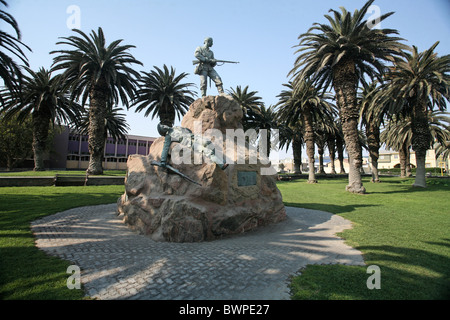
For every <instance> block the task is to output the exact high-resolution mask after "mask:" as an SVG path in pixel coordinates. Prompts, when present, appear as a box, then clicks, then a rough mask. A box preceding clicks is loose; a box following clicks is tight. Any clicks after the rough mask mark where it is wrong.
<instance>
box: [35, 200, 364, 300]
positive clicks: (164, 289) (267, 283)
mask: <svg viewBox="0 0 450 320" xmlns="http://www.w3.org/2000/svg"><path fill="white" fill-rule="evenodd" d="M116 207H117V205H116V204H111V205H100V206H92V207H83V208H76V209H71V210H68V211H64V212H61V213H57V214H55V215H51V216H47V217H45V218H43V219H39V220H37V221H34V222H33V223H32V231H33V233H34V234H35V236H36V245H37V247H38V248H40V249H42V250H44V251H45V252H47V253H48V254H50V255H53V256H58V257H60V258H63V259H66V260H69V261H71V262H72V263H73V264H75V265H77V266H79V267H80V269H81V282H82V283H83V285H84V288H85V289H86V294H87V295H88V296H90V297H92V298H97V299H106V300H108V299H146V300H176V299H183V300H219V299H220V300H226V299H234V300H247V299H250V300H260V299H261V300H265V299H271V300H280V299H281V300H283V299H289V289H288V281H289V277H290V276H291V275H295V274H296V273H297V272H298V270H299V269H300V268H302V267H304V266H306V265H307V264H337V263H340V264H349V265H364V261H363V258H362V255H361V252H359V251H358V250H355V249H353V248H351V247H349V246H347V245H346V244H344V241H343V240H342V239H340V238H339V237H337V236H336V235H335V234H336V233H337V232H340V231H342V230H344V229H348V228H351V223H350V221H348V220H345V219H343V218H342V217H340V216H337V215H332V214H330V213H327V212H322V211H315V210H307V209H299V208H291V207H287V208H286V211H287V215H288V218H287V220H285V221H283V222H281V223H278V224H276V225H272V226H268V227H264V228H261V229H258V230H256V231H251V232H249V233H246V234H242V235H238V236H233V237H229V238H225V239H220V240H215V241H211V242H200V243H168V242H155V241H153V240H152V239H150V238H148V237H146V236H143V235H139V234H136V233H135V232H133V231H131V230H130V229H129V228H128V227H127V226H126V225H124V224H123V222H122V220H121V219H119V217H118V216H117V213H116ZM68 276H69V274H68Z"/></svg>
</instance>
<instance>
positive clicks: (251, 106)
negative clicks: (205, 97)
mask: <svg viewBox="0 0 450 320" xmlns="http://www.w3.org/2000/svg"><path fill="white" fill-rule="evenodd" d="M228 94H229V95H230V96H231V97H233V99H234V100H236V101H237V102H238V103H239V105H240V106H241V107H242V109H243V111H244V118H243V119H242V122H243V126H244V130H248V129H250V128H253V129H254V122H255V120H256V119H255V117H256V116H257V115H258V114H259V110H260V108H261V107H262V106H264V102H263V101H262V100H261V99H262V98H261V97H259V96H257V94H258V92H257V91H250V92H249V91H248V86H246V87H245V88H244V89H242V88H241V86H237V87H236V89H233V88H231V90H228Z"/></svg>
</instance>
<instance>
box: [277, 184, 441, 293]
mask: <svg viewBox="0 0 450 320" xmlns="http://www.w3.org/2000/svg"><path fill="white" fill-rule="evenodd" d="M382 181H383V182H382V183H380V184H373V183H370V182H369V181H368V178H367V179H365V180H364V185H365V187H366V189H367V191H368V194H366V195H355V194H350V193H348V192H346V191H345V185H346V182H347V180H346V179H325V180H321V181H319V183H318V184H316V185H311V184H307V183H306V182H304V181H291V182H279V183H278V186H279V188H280V190H281V192H282V194H283V200H284V201H285V204H286V205H290V206H299V207H304V208H310V209H317V210H324V211H328V212H332V213H335V214H338V215H340V216H342V217H344V218H346V219H349V220H351V221H352V222H353V225H354V227H353V228H352V229H350V230H345V231H344V232H342V233H340V234H339V236H341V237H343V238H344V239H345V240H346V242H347V243H348V244H349V245H351V246H353V247H354V248H356V249H358V250H361V251H362V252H363V254H364V260H365V262H366V264H367V266H369V265H377V266H379V267H380V270H381V289H379V290H377V289H373V290H369V289H367V286H366V281H367V279H368V277H369V276H370V275H371V274H367V273H366V272H367V268H366V267H354V266H343V265H326V266H325V265H324V266H314V265H313V266H307V267H306V268H305V269H303V270H301V275H300V276H298V277H295V278H294V279H293V281H292V285H291V289H292V292H293V299H449V298H450V234H449V230H450V179H428V182H427V184H428V188H427V189H416V188H412V187H411V185H412V183H413V179H400V178H382Z"/></svg>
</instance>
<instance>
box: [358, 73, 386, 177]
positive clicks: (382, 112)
mask: <svg viewBox="0 0 450 320" xmlns="http://www.w3.org/2000/svg"><path fill="white" fill-rule="evenodd" d="M379 91H380V86H378V85H377V83H376V82H372V83H371V84H369V86H367V87H364V88H363V90H362V91H361V93H360V97H359V98H358V100H359V102H360V105H361V109H360V119H361V125H362V126H364V127H365V133H366V137H367V147H368V150H369V156H370V160H371V161H370V163H371V171H372V180H371V181H372V182H380V178H379V175H378V158H379V156H380V154H379V150H380V144H381V140H380V127H381V125H382V124H383V121H384V118H385V116H386V114H387V110H386V108H385V106H384V105H383V104H382V103H380V102H376V101H372V100H373V99H374V96H375V95H376V94H377V93H378V92H379Z"/></svg>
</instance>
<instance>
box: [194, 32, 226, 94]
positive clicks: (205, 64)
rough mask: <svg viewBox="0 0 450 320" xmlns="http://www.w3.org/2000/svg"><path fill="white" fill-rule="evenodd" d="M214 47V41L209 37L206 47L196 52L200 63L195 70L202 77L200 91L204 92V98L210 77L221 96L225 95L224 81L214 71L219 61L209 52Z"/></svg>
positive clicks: (199, 48)
mask: <svg viewBox="0 0 450 320" xmlns="http://www.w3.org/2000/svg"><path fill="white" fill-rule="evenodd" d="M212 45H213V39H212V38H209V37H208V38H206V39H205V42H204V45H203V46H202V47H198V48H197V49H196V50H195V57H196V58H197V59H198V60H199V61H200V63H199V64H198V65H197V67H196V68H195V71H194V73H195V74H198V75H200V90H201V92H202V97H204V96H206V87H207V79H208V77H209V78H210V79H212V80H213V81H214V83H215V84H216V87H217V91H218V92H219V94H220V93H223V83H222V79H220V76H219V74H218V73H217V72H216V70H214V67H215V66H216V65H217V60H215V59H214V53H213V52H212V51H211V50H209V48H210V47H212Z"/></svg>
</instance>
